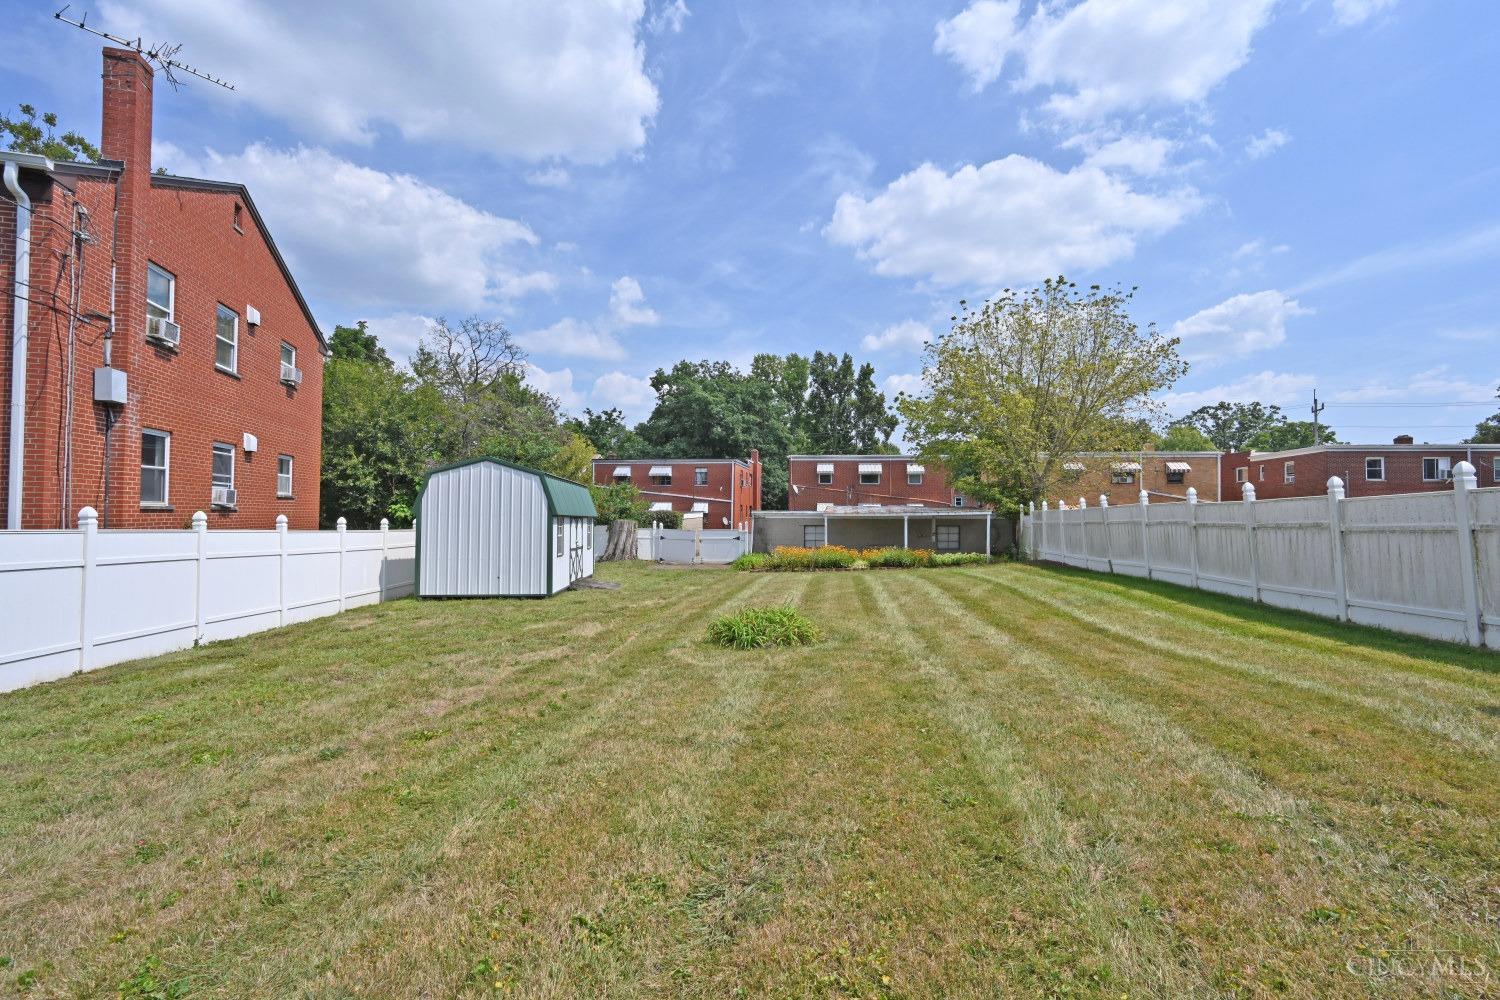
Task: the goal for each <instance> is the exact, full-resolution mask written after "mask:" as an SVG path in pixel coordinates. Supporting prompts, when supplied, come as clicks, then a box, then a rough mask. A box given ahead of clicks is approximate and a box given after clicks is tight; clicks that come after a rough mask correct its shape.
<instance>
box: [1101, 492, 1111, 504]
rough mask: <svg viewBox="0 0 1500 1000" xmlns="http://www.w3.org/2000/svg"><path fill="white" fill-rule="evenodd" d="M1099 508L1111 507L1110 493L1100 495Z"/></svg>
mask: <svg viewBox="0 0 1500 1000" xmlns="http://www.w3.org/2000/svg"><path fill="white" fill-rule="evenodd" d="M1099 506H1101V507H1108V506H1109V494H1108V493H1101V494H1099Z"/></svg>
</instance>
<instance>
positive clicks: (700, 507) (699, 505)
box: [692, 500, 708, 514]
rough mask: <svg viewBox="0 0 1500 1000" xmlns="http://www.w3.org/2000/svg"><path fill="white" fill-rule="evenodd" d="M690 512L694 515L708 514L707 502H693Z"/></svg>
mask: <svg viewBox="0 0 1500 1000" xmlns="http://www.w3.org/2000/svg"><path fill="white" fill-rule="evenodd" d="M692 512H693V513H694V514H707V513H708V501H707V500H695V501H693V511H692Z"/></svg>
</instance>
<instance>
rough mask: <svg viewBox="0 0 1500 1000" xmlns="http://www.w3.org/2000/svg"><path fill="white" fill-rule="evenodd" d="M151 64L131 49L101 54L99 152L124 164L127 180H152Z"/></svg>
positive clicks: (106, 51)
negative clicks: (138, 178)
mask: <svg viewBox="0 0 1500 1000" xmlns="http://www.w3.org/2000/svg"><path fill="white" fill-rule="evenodd" d="M153 78H154V74H153V73H152V72H151V64H150V63H148V62H147V61H146V58H145V57H144V56H143V55H141V54H140V53H139V52H137V51H135V50H134V49H116V48H106V49H105V50H104V123H103V127H102V128H101V129H100V131H99V151H100V152H101V153H102V154H103V155H104V158H105V159H109V160H124V161H125V173H126V176H130V175H131V174H134V175H136V176H137V177H144V178H147V179H148V180H149V178H150V176H151V90H152V83H153Z"/></svg>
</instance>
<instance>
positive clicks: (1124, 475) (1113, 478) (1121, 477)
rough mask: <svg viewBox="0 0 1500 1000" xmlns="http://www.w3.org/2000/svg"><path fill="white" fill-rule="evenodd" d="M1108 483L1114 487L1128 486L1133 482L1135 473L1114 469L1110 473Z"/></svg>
mask: <svg viewBox="0 0 1500 1000" xmlns="http://www.w3.org/2000/svg"><path fill="white" fill-rule="evenodd" d="M1109 481H1110V482H1112V483H1114V484H1115V485H1116V486H1128V485H1130V484H1131V483H1133V482H1135V473H1134V472H1130V471H1127V470H1125V469H1115V470H1113V471H1111V472H1110V474H1109Z"/></svg>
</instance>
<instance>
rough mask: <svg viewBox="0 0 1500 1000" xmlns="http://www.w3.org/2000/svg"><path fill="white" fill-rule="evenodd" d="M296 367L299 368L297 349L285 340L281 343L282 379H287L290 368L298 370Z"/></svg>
mask: <svg viewBox="0 0 1500 1000" xmlns="http://www.w3.org/2000/svg"><path fill="white" fill-rule="evenodd" d="M296 367H297V349H296V348H295V347H293V346H292V345H291V344H288V343H287V342H286V341H284V340H283V341H282V342H281V370H282V377H283V378H285V377H286V375H287V374H288V372H287V369H288V368H296Z"/></svg>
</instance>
